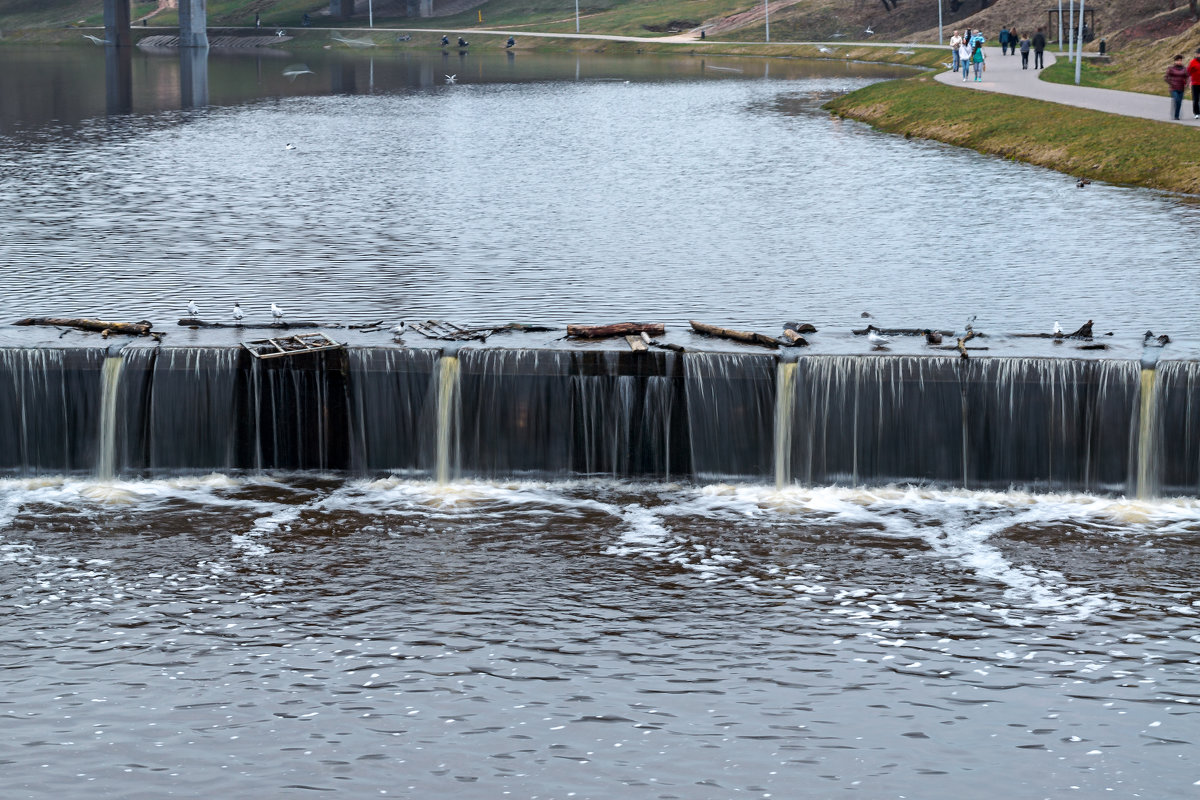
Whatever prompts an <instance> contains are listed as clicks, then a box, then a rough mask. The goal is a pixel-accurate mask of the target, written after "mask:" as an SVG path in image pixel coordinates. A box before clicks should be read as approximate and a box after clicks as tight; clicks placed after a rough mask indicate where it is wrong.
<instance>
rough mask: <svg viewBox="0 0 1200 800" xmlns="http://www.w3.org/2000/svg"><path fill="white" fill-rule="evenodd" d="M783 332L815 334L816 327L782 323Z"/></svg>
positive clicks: (805, 324) (800, 323)
mask: <svg viewBox="0 0 1200 800" xmlns="http://www.w3.org/2000/svg"><path fill="white" fill-rule="evenodd" d="M783 329H784V330H785V331H795V332H796V333H816V332H817V326H816V325H813V324H811V323H808V322H785V323H783Z"/></svg>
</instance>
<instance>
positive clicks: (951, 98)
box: [826, 75, 1200, 194]
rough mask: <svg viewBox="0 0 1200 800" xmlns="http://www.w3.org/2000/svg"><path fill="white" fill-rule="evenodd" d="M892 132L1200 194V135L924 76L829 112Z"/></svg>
mask: <svg viewBox="0 0 1200 800" xmlns="http://www.w3.org/2000/svg"><path fill="white" fill-rule="evenodd" d="M826 108H827V109H829V110H830V111H831V112H832V113H834V114H837V115H838V116H841V117H846V118H850V119H857V120H861V121H863V122H867V123H869V124H871V125H873V126H874V127H876V128H879V129H880V130H884V131H888V132H890V133H899V134H904V135H905V136H918V137H921V138H924V139H935V140H937V141H939V142H946V143H948V144H953V145H958V146H960V147H969V148H971V149H973V150H978V151H980V152H982V153H989V154H992V155H997V156H1003V157H1005V158H1012V159H1015V160H1018V161H1025V162H1027V163H1030V164H1036V165H1038V166H1042V167H1049V168H1050V169H1055V170H1058V171H1060V172H1065V173H1068V174H1070V175H1073V176H1076V177H1080V178H1089V179H1091V180H1102V181H1108V182H1110V183H1119V184H1129V185H1133V186H1145V187H1149V188H1153V189H1163V190H1166V191H1173V192H1186V193H1189V194H1200V132H1197V131H1196V130H1194V129H1190V128H1184V127H1181V126H1178V125H1171V124H1169V123H1165V122H1154V121H1151V120H1142V119H1134V118H1132V117H1120V116H1115V115H1112V114H1104V113H1102V112H1099V111H1089V110H1087V109H1082V108H1072V107H1070V106H1063V105H1058V104H1057V103H1047V102H1044V101H1041V100H1028V99H1025V98H1020V97H1012V96H1010V95H1003V94H993V93H991V92H970V91H963V90H961V89H958V88H955V87H951V86H945V85H943V84H940V83H938V82H937V81H935V80H934V79H933V76H932V75H922V76H920V77H917V78H909V79H905V80H901V81H887V82H885V83H877V84H874V85H872V86H868V87H867V88H865V89H860V90H859V91H857V92H854V93H852V94H849V95H846V96H845V97H841V98H838V99H836V100H833V101H831V102H830V103H828V104H827V105H826Z"/></svg>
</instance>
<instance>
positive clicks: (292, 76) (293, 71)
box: [283, 64, 315, 81]
mask: <svg viewBox="0 0 1200 800" xmlns="http://www.w3.org/2000/svg"><path fill="white" fill-rule="evenodd" d="M313 74H315V73H314V72H313V71H312V70H311V69H309V68H308V64H289V65H288V66H287V67H284V70H283V77H285V78H287V79H288V80H289V81H294V80H296V78H298V77H300V76H301V75H313Z"/></svg>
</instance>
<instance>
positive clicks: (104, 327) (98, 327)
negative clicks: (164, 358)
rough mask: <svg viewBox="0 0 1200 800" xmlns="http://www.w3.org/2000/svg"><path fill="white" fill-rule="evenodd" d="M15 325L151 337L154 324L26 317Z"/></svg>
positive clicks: (145, 321)
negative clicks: (45, 326)
mask: <svg viewBox="0 0 1200 800" xmlns="http://www.w3.org/2000/svg"><path fill="white" fill-rule="evenodd" d="M13 324H14V325H49V326H52V327H55V328H78V329H79V330H81V331H95V332H97V333H122V334H125V335H126V336H149V335H150V329H151V328H152V327H154V325H153V323H151V322H149V321H147V320H142V321H141V322H106V321H104V320H100V319H86V318H83V317H26V318H25V319H19V320H17V321H16V322H14V323H13Z"/></svg>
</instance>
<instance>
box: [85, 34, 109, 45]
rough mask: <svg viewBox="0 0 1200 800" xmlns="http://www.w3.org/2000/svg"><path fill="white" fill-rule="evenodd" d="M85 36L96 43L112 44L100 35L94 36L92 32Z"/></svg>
mask: <svg viewBox="0 0 1200 800" xmlns="http://www.w3.org/2000/svg"><path fill="white" fill-rule="evenodd" d="M83 38H85V39H91V40H92V42H93V43H95V44H112V42H110V41H109V40H108V39H101V38H100V37H99V36H92V35H91V34H90V33H85V34H83Z"/></svg>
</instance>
